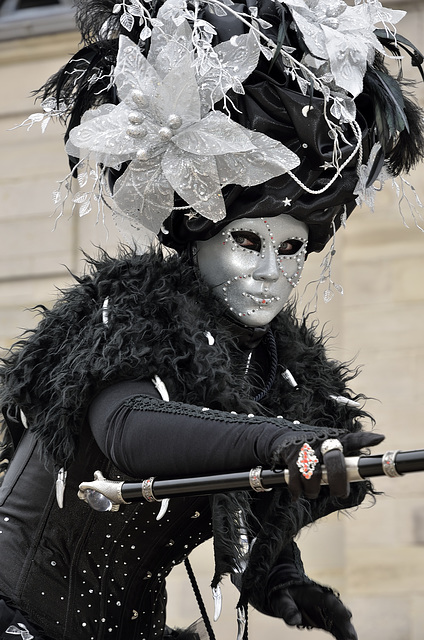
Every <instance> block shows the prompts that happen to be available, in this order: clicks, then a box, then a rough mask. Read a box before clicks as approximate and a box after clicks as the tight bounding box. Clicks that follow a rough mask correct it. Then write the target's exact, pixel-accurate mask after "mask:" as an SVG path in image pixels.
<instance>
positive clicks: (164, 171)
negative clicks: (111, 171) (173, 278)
mask: <svg viewBox="0 0 424 640" xmlns="http://www.w3.org/2000/svg"><path fill="white" fill-rule="evenodd" d="M167 5H168V3H165V4H164V5H163V7H162V14H161V12H159V13H158V19H157V21H156V26H155V27H154V28H153V33H152V41H151V49H150V53H149V56H148V58H147V59H146V57H145V56H144V55H143V54H142V53H141V51H140V48H139V47H138V46H137V45H136V44H134V43H133V42H132V41H131V40H129V39H128V38H126V37H125V36H121V38H120V43H119V52H118V58H117V65H116V69H115V71H114V82H115V85H116V87H117V92H118V96H119V100H120V102H119V104H117V105H112V104H105V105H102V106H101V107H100V108H99V109H96V110H92V111H90V112H88V113H87V114H86V115H85V117H84V119H83V122H82V123H81V124H80V125H79V126H78V127H75V128H74V129H73V130H72V131H71V132H70V137H69V141H68V144H67V151H68V153H70V154H71V155H74V156H76V157H79V158H85V157H89V158H90V160H93V159H94V161H95V163H97V164H102V165H104V166H106V167H117V166H119V165H121V164H122V163H126V162H128V163H129V165H128V167H127V169H126V170H125V172H124V173H123V174H122V176H121V177H120V178H119V179H118V180H117V182H116V184H115V186H114V194H113V199H114V203H115V204H116V205H117V207H118V209H119V211H120V212H121V213H122V214H123V215H124V216H125V217H129V218H132V219H134V220H135V221H136V222H137V223H142V224H143V225H144V226H145V227H147V228H148V229H150V230H152V231H154V232H155V233H156V232H158V231H159V229H160V227H161V224H162V223H163V221H164V220H165V219H166V218H167V216H168V215H169V214H170V213H171V211H172V209H173V206H174V191H175V192H176V193H177V194H178V195H179V196H180V197H181V198H182V199H183V200H185V201H186V202H187V204H188V205H189V206H190V207H191V208H193V209H194V210H195V211H196V212H197V213H199V214H201V215H202V216H204V217H206V218H208V219H210V220H213V221H214V222H216V221H218V220H221V219H223V218H225V205H224V200H223V197H222V192H221V188H222V186H224V185H225V184H239V185H242V186H248V185H255V184H259V183H261V182H265V181H266V180H269V179H270V178H273V177H275V176H278V175H281V174H283V173H285V172H286V171H287V170H291V169H293V168H294V167H296V166H297V165H298V164H299V159H298V157H297V156H296V155H295V154H294V153H293V152H291V151H290V150H289V149H287V148H286V147H285V146H284V145H282V144H281V143H279V142H277V141H275V140H273V139H271V138H269V137H268V136H265V135H263V134H260V133H257V132H254V131H250V130H248V129H246V128H244V127H242V126H240V125H238V124H237V123H235V122H234V121H232V120H231V119H230V118H229V117H228V116H227V115H226V114H225V113H222V112H220V111H215V110H214V109H213V105H214V103H215V102H216V101H218V100H220V99H222V98H223V97H224V96H225V94H226V92H227V91H228V89H229V88H230V87H231V88H234V89H235V90H238V91H242V88H241V83H242V82H243V80H244V79H245V78H246V77H247V76H248V75H249V74H250V73H251V72H252V71H253V69H254V68H255V67H256V65H257V61H258V56H259V48H258V44H257V41H256V39H255V37H254V36H253V35H251V34H244V35H241V36H237V37H235V38H232V39H231V41H229V42H225V43H222V44H220V45H218V46H217V47H210V48H209V49H208V47H207V46H205V56H204V59H202V60H201V61H199V55H198V50H197V49H196V48H195V47H194V46H193V32H192V29H191V28H190V25H189V24H188V22H187V20H186V19H185V18H183V19H181V15H180V16H179V17H180V19H178V20H177V19H176V14H175V6H176V3H175V2H174V1H172V2H170V3H169V5H170V6H167ZM170 8H171V9H174V11H172V10H170ZM177 17H178V16H177ZM206 45H207V43H206ZM199 62H200V63H201V64H199Z"/></svg>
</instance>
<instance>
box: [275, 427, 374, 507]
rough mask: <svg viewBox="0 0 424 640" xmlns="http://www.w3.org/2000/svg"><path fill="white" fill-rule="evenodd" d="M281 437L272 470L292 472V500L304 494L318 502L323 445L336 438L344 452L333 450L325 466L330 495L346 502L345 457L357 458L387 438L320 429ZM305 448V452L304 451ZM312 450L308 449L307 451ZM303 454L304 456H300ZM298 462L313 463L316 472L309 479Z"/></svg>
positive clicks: (365, 432) (367, 432) (365, 433)
mask: <svg viewBox="0 0 424 640" xmlns="http://www.w3.org/2000/svg"><path fill="white" fill-rule="evenodd" d="M302 426H303V427H304V428H303V429H302V430H299V431H295V432H292V433H289V434H286V435H285V436H282V437H281V441H280V444H278V445H277V447H276V448H275V449H274V451H273V452H272V454H271V461H270V462H271V466H272V468H273V469H275V470H278V469H284V468H287V469H288V470H289V474H290V479H289V483H288V488H289V491H290V493H291V494H292V497H293V500H297V499H298V498H299V497H300V496H301V495H302V494H303V495H305V497H306V498H311V499H313V498H316V497H317V496H318V494H319V492H320V489H321V484H320V483H321V475H322V474H321V465H320V463H321V462H322V461H323V456H322V454H321V445H322V443H323V442H324V441H325V440H328V439H330V438H336V439H337V440H339V441H340V443H341V445H342V446H343V452H342V451H340V450H337V449H333V450H331V451H329V452H328V453H326V454H325V456H324V463H325V465H326V467H327V472H328V484H329V488H330V495H332V496H336V497H340V498H345V497H347V496H348V495H349V484H348V482H347V475H346V465H345V460H344V456H349V455H353V454H355V455H358V454H359V450H360V449H362V448H364V447H370V446H375V445H377V444H379V443H380V442H381V441H382V440H384V436H382V435H380V434H377V433H371V432H369V431H358V432H356V433H348V432H346V431H344V432H343V431H341V430H340V431H338V430H336V429H320V428H319V427H317V428H316V431H314V430H313V427H309V428H308V427H307V426H306V425H302ZM305 446H306V450H305V449H304V447H305ZM308 446H309V448H308ZM301 451H302V452H304V453H303V454H302V455H301ZM299 459H305V460H306V461H308V460H310V461H312V467H313V472H312V474H311V475H310V477H306V476H307V475H308V474H305V473H304V472H302V471H303V470H302V469H300V468H299Z"/></svg>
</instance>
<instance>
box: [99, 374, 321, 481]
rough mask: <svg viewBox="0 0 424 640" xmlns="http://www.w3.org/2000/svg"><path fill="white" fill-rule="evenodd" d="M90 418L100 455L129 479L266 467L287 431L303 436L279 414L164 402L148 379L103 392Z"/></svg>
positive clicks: (299, 427) (299, 428) (300, 428)
mask: <svg viewBox="0 0 424 640" xmlns="http://www.w3.org/2000/svg"><path fill="white" fill-rule="evenodd" d="M89 421H90V425H91V429H92V432H93V434H94V437H95V439H96V442H97V444H98V445H99V447H100V449H101V450H102V451H103V453H104V454H105V455H106V456H107V457H108V458H109V459H110V460H112V462H113V463H114V464H115V465H116V466H117V467H118V468H119V469H121V471H123V472H125V473H127V474H128V475H130V476H133V477H134V478H146V477H149V476H162V477H172V476H178V475H190V474H196V473H213V472H215V473H219V472H221V471H237V470H243V469H249V468H251V467H255V466H257V465H261V464H262V465H266V464H269V460H270V458H271V452H272V451H273V450H274V448H275V447H276V446H278V444H280V442H282V441H284V440H285V439H286V437H287V435H288V433H289V434H291V435H294V436H296V437H300V439H302V437H303V433H304V432H303V431H302V433H301V434H299V430H302V427H303V428H305V426H304V425H293V424H292V423H290V422H288V421H286V420H284V419H279V418H263V417H248V416H246V415H244V416H243V415H235V414H232V413H229V412H224V411H213V410H203V409H202V408H201V407H196V406H192V405H187V404H184V403H180V402H165V401H163V400H161V399H160V398H159V394H158V392H157V391H156V389H155V388H154V386H153V384H152V383H150V382H148V381H144V382H122V383H119V384H116V385H114V386H112V387H110V388H108V389H105V390H104V391H102V392H101V393H100V394H99V395H98V396H97V398H96V399H95V400H94V401H93V403H92V405H91V407H90V411H89ZM306 428H307V427H306ZM309 429H311V427H309ZM317 431H322V430H321V429H320V430H317ZM292 432H293V433H292ZM314 435H315V434H314ZM317 435H318V433H317ZM320 435H321V434H320Z"/></svg>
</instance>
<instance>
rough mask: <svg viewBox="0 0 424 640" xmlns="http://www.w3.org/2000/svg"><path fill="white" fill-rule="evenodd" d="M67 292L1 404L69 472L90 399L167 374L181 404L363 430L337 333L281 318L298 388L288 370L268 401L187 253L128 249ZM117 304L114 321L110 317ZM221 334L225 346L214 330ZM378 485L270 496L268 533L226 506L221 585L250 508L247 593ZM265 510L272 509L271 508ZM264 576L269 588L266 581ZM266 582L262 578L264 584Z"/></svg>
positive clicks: (6, 376)
mask: <svg viewBox="0 0 424 640" xmlns="http://www.w3.org/2000/svg"><path fill="white" fill-rule="evenodd" d="M75 279H76V284H75V285H74V286H73V287H71V288H69V289H68V290H65V291H63V292H62V293H61V297H60V299H59V300H58V301H57V302H56V304H55V305H54V307H53V308H52V309H51V310H48V309H45V308H42V309H41V313H42V319H41V322H40V323H39V325H38V327H37V328H36V329H35V330H32V331H30V332H27V333H26V334H24V337H23V339H22V340H20V341H19V342H17V343H16V344H15V345H14V346H13V347H12V348H11V350H10V353H9V355H8V356H7V357H6V358H4V359H3V360H2V363H1V366H0V382H1V392H0V403H1V405H2V406H3V407H5V406H6V407H8V406H9V407H10V406H13V405H15V406H16V405H17V406H18V407H19V408H20V409H22V411H23V412H24V413H25V416H26V418H27V421H28V425H29V429H30V430H31V431H32V432H33V433H34V434H35V435H36V436H37V438H38V440H39V442H40V444H41V447H42V451H43V454H44V458H45V460H46V462H50V463H51V462H52V461H53V462H54V464H55V465H56V466H57V467H62V466H65V467H67V466H69V465H70V464H71V462H72V460H73V459H74V456H75V453H76V450H77V447H78V440H79V434H80V433H81V430H82V429H83V428H84V426H86V423H85V416H86V412H87V409H88V407H89V405H90V402H91V400H92V398H93V397H94V395H95V394H97V393H98V392H99V391H100V390H101V389H103V388H105V387H107V386H109V385H111V384H113V383H115V382H118V381H121V380H130V379H150V378H152V377H153V376H154V375H158V376H159V377H160V378H161V379H162V380H163V381H164V382H165V384H166V385H167V388H168V390H169V394H170V397H171V398H172V400H174V401H184V402H186V403H190V404H194V405H198V406H207V407H210V408H213V409H221V410H227V411H237V412H239V413H255V414H258V415H259V414H262V415H274V416H275V415H284V417H285V418H287V419H291V420H295V419H296V420H299V421H301V422H303V423H306V424H309V425H319V426H324V427H330V428H332V427H333V428H342V429H346V430H348V431H356V430H359V429H360V428H361V425H360V423H359V422H358V419H360V418H361V417H363V416H365V415H366V414H365V412H363V411H362V410H359V409H356V408H352V407H347V406H345V405H340V404H337V403H335V402H334V401H333V400H331V399H330V398H329V396H330V394H335V395H341V394H343V395H345V396H350V397H354V398H355V399H357V398H358V397H359V396H353V395H352V393H351V392H350V390H349V389H348V388H347V387H348V385H349V383H350V381H351V380H352V378H353V377H355V375H356V371H353V372H351V371H350V369H349V367H347V366H346V365H344V364H340V363H339V362H335V361H334V362H333V361H329V360H327V357H326V354H325V346H326V338H325V337H324V336H323V335H322V334H321V335H318V336H317V335H315V330H316V326H312V327H308V326H307V323H306V322H304V321H301V322H300V321H297V320H296V319H295V317H294V313H293V309H292V308H291V307H288V308H287V310H286V311H284V312H283V313H281V314H280V315H279V316H278V317H277V318H276V319H275V320H274V321H273V322H272V330H273V332H274V335H275V338H276V343H277V350H278V360H279V363H282V362H284V363H285V366H287V367H288V368H289V369H290V370H291V372H292V373H293V375H294V376H295V378H296V380H297V382H298V384H299V389H298V390H297V391H295V390H293V389H292V388H291V387H290V386H289V385H288V383H287V382H286V381H285V380H284V379H283V378H282V376H281V375H280V373H281V371H282V365H281V364H279V365H278V366H279V370H278V372H277V376H276V380H275V383H274V385H273V387H272V389H271V391H270V393H269V394H268V395H267V396H266V397H265V399H264V400H263V402H262V404H257V403H255V402H254V401H253V400H251V398H252V397H254V396H255V393H256V392H255V390H254V389H252V388H251V386H250V383H249V382H247V381H246V379H245V376H244V371H245V364H246V352H245V351H243V349H241V348H239V347H238V346H237V344H236V341H235V338H234V326H233V325H232V323H231V322H229V321H228V319H227V318H226V316H225V315H224V311H223V309H222V303H221V302H220V301H218V300H217V299H215V298H213V297H211V295H210V290H209V288H208V287H207V286H206V285H205V284H203V283H202V281H201V280H199V279H198V278H197V276H196V273H195V271H194V268H193V267H192V266H191V264H190V262H189V260H187V259H186V258H185V257H179V256H173V257H170V258H166V259H165V258H164V257H163V256H162V255H161V254H160V253H157V252H155V251H153V250H152V251H151V252H149V253H146V254H143V255H141V256H138V255H135V254H134V253H133V252H131V251H129V250H127V249H122V250H121V255H120V256H119V257H118V258H111V257H109V256H108V255H106V254H105V253H102V254H101V255H100V257H99V259H97V260H94V259H88V269H87V273H86V274H85V275H84V276H82V277H76V278H75ZM106 298H108V299H109V306H108V323H107V324H105V323H104V322H103V318H102V308H103V303H104V300H105V299H106ZM206 332H210V333H211V334H212V335H213V336H214V337H215V344H214V345H212V346H210V345H209V343H208V340H207V337H206V335H205V333H206ZM369 491H370V485H368V484H367V483H357V484H356V485H355V486H354V488H353V490H352V493H351V497H350V498H349V499H348V500H346V501H344V502H343V501H339V500H337V499H334V498H330V497H329V496H327V495H326V493H325V490H323V492H322V494H321V497H320V499H319V500H312V501H309V500H299V501H297V502H296V503H292V502H291V500H290V497H289V495H288V492H287V491H286V490H279V491H273V492H272V494H269V495H268V494H267V495H266V497H264V498H262V496H261V508H262V514H261V516H260V521H261V526H260V527H259V526H258V514H257V508H256V505H255V502H256V500H255V498H252V497H251V496H250V494H249V493H244V492H241V493H239V494H228V495H222V496H218V497H216V498H215V499H214V507H213V513H214V522H213V525H214V537H215V552H216V573H215V577H214V583H215V584H216V583H217V582H218V581H219V579H220V577H221V575H222V574H223V573H226V572H228V571H230V570H231V569H232V568H234V563H235V558H236V557H237V554H238V546H239V527H238V522H237V519H236V518H235V517H234V516H235V514H236V513H237V512H238V511H239V510H241V511H242V512H243V514H244V519H245V523H246V524H247V525H248V527H249V528H250V529H251V531H252V535H255V536H256V537H257V541H256V543H255V545H254V547H253V551H252V557H251V561H250V562H249V566H248V569H247V571H246V572H245V577H244V585H245V589H246V593H248V592H249V591H250V590H251V589H255V588H258V587H260V585H261V582H260V580H262V579H263V578H264V572H265V571H266V567H270V566H272V565H273V564H274V563H275V562H276V561H277V559H278V556H279V554H280V553H281V550H282V548H283V547H284V546H285V545H286V544H287V543H288V542H289V541H290V540H291V539H292V538H293V536H294V535H296V533H297V532H298V531H299V530H300V529H301V528H302V527H303V526H305V525H307V524H309V523H310V522H312V521H314V520H316V519H317V518H320V517H322V516H324V515H326V514H328V513H329V512H331V511H333V510H336V509H341V508H345V507H349V506H352V505H356V504H359V503H360V502H361V501H362V499H363V498H364V496H365V495H366V493H367V492H369ZM264 507H265V511H264ZM254 514H256V515H254ZM258 581H259V582H258ZM263 584H264V583H263V582H262V585H263Z"/></svg>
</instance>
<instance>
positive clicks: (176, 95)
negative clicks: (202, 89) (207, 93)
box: [152, 54, 200, 126]
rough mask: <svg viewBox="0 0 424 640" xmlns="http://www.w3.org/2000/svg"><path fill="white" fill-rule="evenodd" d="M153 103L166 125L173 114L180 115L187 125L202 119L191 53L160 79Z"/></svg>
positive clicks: (160, 120)
mask: <svg viewBox="0 0 424 640" xmlns="http://www.w3.org/2000/svg"><path fill="white" fill-rule="evenodd" d="M152 105H154V109H155V111H156V117H157V118H158V120H159V122H160V123H161V124H163V125H165V126H166V125H167V120H168V117H169V116H170V115H171V114H175V115H178V116H180V118H181V120H182V122H183V123H184V124H185V125H187V124H192V123H194V122H197V120H199V119H200V97H199V91H198V88H197V82H196V77H195V74H194V70H193V68H192V66H191V56H190V54H187V55H186V56H185V58H183V59H182V60H180V61H179V63H178V64H177V65H176V66H175V67H174V68H173V69H172V70H171V71H170V72H169V73H168V74H167V75H166V76H165V77H164V78H163V79H162V80H161V81H158V83H157V87H156V91H155V95H154V98H153V101H152Z"/></svg>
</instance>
